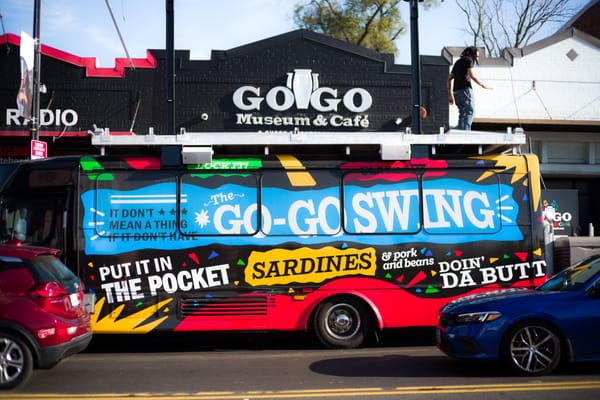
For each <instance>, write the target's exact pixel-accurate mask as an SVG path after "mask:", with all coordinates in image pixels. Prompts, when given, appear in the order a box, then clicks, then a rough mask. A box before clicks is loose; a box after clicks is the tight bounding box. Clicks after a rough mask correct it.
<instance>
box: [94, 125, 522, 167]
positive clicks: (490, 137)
mask: <svg viewBox="0 0 600 400" xmlns="http://www.w3.org/2000/svg"><path fill="white" fill-rule="evenodd" d="M90 133H91V134H92V145H94V146H98V147H100V149H101V153H102V154H104V151H105V148H106V147H112V146H119V147H127V146H129V147H136V148H139V147H140V146H181V154H182V159H183V162H184V163H188V164H189V163H194V164H196V163H208V162H211V161H212V155H213V146H257V145H258V146H263V147H264V152H265V154H268V153H269V148H270V147H277V146H286V145H287V146H289V145H293V146H303V145H307V146H308V145H334V146H343V147H345V151H346V153H347V154H350V153H351V151H352V150H351V149H352V148H353V147H357V146H364V145H376V146H378V147H379V153H380V156H381V159H382V160H410V159H411V156H412V151H411V149H412V146H413V145H416V146H429V148H430V153H431V154H432V155H436V154H438V152H440V150H443V149H448V148H453V147H456V148H459V149H460V148H463V147H468V148H470V149H473V148H474V149H475V150H474V151H473V150H470V151H471V153H476V154H478V155H483V154H493V153H502V152H507V151H512V152H513V153H516V152H517V151H518V150H519V149H520V146H521V145H523V144H525V143H526V138H525V133H524V132H523V130H522V129H515V130H514V131H513V130H511V129H510V128H508V129H507V132H506V133H496V132H484V131H461V130H449V131H446V132H444V131H442V130H440V133H438V134H411V133H409V132H364V131H351V132H331V131H298V130H295V131H293V132H186V131H185V130H182V131H181V133H180V134H177V135H155V134H154V132H153V129H150V131H149V133H148V134H147V135H136V134H131V135H111V134H110V131H109V130H108V129H107V128H105V129H95V130H94V131H90Z"/></svg>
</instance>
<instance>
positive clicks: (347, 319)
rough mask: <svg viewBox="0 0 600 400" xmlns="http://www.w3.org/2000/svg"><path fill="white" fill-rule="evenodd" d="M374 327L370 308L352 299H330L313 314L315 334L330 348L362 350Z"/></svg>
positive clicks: (348, 297)
mask: <svg viewBox="0 0 600 400" xmlns="http://www.w3.org/2000/svg"><path fill="white" fill-rule="evenodd" d="M372 326H373V318H372V316H371V313H370V311H369V309H368V307H367V306H366V305H365V304H364V303H363V302H362V301H360V300H359V299H356V298H354V297H350V296H341V297H333V298H330V299H327V300H325V301H324V302H322V303H321V304H319V306H318V307H317V309H316V312H315V314H314V329H315V334H316V336H317V338H318V339H319V341H320V342H321V343H322V344H324V345H325V346H327V347H329V348H335V349H352V348H356V347H360V346H361V345H362V344H364V342H365V340H366V338H367V337H368V336H369V335H370V333H371V330H372Z"/></svg>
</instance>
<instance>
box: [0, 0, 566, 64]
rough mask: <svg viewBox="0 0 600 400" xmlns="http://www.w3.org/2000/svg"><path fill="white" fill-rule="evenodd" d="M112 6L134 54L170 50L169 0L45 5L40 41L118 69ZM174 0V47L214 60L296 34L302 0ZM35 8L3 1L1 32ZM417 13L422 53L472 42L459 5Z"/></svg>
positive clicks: (23, 22) (27, 28) (405, 11)
mask: <svg viewBox="0 0 600 400" xmlns="http://www.w3.org/2000/svg"><path fill="white" fill-rule="evenodd" d="M107 1H108V4H110V9H111V10H112V15H113V16H114V19H115V21H116V24H117V26H118V28H119V31H120V33H121V36H122V38H123V42H124V44H125V48H126V50H127V53H128V54H129V56H130V57H132V58H145V57H146V51H147V50H149V49H165V47H166V46H165V42H166V40H165V36H166V34H165V20H166V13H165V4H166V1H165V0H41V19H40V38H41V42H42V44H44V45H48V46H51V47H54V48H57V49H59V50H62V51H66V52H68V53H71V54H74V55H77V56H80V57H96V65H97V66H99V67H112V66H114V59H115V58H117V57H127V55H126V52H125V49H124V47H123V45H122V43H121V40H120V38H119V34H118V33H117V30H116V28H115V25H114V23H113V19H112V17H111V13H110V12H109V7H108V6H107ZM173 1H174V6H175V7H174V10H175V12H174V15H175V49H177V50H190V57H191V58H192V59H195V60H208V59H210V53H211V50H228V49H232V48H235V47H239V46H243V45H246V44H250V43H253V42H255V41H258V40H262V39H267V38H270V37H272V36H276V35H279V34H283V33H286V32H289V31H292V30H295V29H297V26H296V25H295V24H294V20H293V10H294V5H295V4H296V3H297V2H298V0H173ZM569 1H574V0H569ZM33 8H34V0H2V2H0V13H1V15H2V29H3V32H2V33H5V32H6V33H13V34H15V35H20V34H21V32H22V31H24V32H26V33H28V34H29V35H31V36H33ZM401 14H402V18H403V20H404V21H405V22H406V23H407V24H408V25H409V27H410V8H409V3H408V2H402V4H401ZM418 14H419V19H418V28H419V49H420V54H422V55H436V56H437V55H440V54H441V51H442V49H443V48H444V47H445V46H464V45H468V44H470V43H469V39H470V35H469V34H468V33H467V31H466V30H465V27H464V22H465V17H464V14H463V13H462V11H461V10H460V9H459V8H458V6H457V5H456V2H455V0H445V1H443V2H442V3H441V5H440V6H438V7H433V8H431V9H429V10H424V8H423V7H422V6H420V7H419V11H418ZM550 33H554V32H550ZM542 38H543V37H542ZM540 39H541V38H540ZM396 46H397V47H398V49H399V53H398V54H396V63H398V64H410V58H411V44H410V29H408V30H407V33H406V34H405V35H402V37H401V38H400V39H398V40H397V41H396Z"/></svg>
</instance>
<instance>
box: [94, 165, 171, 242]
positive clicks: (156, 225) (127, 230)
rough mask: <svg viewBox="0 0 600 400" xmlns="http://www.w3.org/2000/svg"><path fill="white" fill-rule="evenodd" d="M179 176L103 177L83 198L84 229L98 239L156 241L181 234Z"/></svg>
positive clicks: (117, 174) (128, 173) (138, 173)
mask: <svg viewBox="0 0 600 400" xmlns="http://www.w3.org/2000/svg"><path fill="white" fill-rule="evenodd" d="M176 182H177V181H176V176H175V175H174V174H171V173H168V172H157V171H151V172H148V171H129V170H128V171H115V172H110V173H103V174H99V175H98V178H97V180H96V190H95V191H90V192H88V193H85V194H84V195H83V196H82V199H83V204H84V211H83V212H84V229H94V230H95V232H94V234H95V235H97V236H98V237H108V238H121V239H123V240H126V241H131V240H135V241H156V240H161V239H164V238H165V237H168V236H169V235H174V234H176V233H177V226H176V216H177V184H176Z"/></svg>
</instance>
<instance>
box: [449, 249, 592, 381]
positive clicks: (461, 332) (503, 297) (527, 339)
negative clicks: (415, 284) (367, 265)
mask: <svg viewBox="0 0 600 400" xmlns="http://www.w3.org/2000/svg"><path fill="white" fill-rule="evenodd" d="M598 332H600V255H595V256H592V257H589V258H586V259H584V260H582V261H580V262H579V263H577V264H576V265H573V266H571V267H569V268H567V269H565V270H563V271H561V272H559V273H558V274H556V275H555V276H554V277H552V278H551V279H549V280H548V281H547V282H546V283H544V284H543V285H542V286H540V287H538V288H536V289H506V290H500V291H494V292H487V293H481V294H477V295H473V296H466V297H463V298H460V299H458V300H455V301H452V302H450V303H448V304H447V305H445V306H444V307H442V308H441V309H440V318H439V323H438V328H437V343H438V347H439V348H440V350H442V351H443V352H444V353H446V354H448V355H449V356H452V357H456V358H463V359H482V360H492V361H497V362H501V363H503V364H504V365H505V366H506V367H507V368H508V369H509V370H511V371H513V372H514V373H517V374H520V375H544V374H549V373H551V372H552V371H553V370H554V369H555V368H556V367H557V366H558V365H559V364H560V363H561V362H562V361H568V362H576V361H600V340H598Z"/></svg>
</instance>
